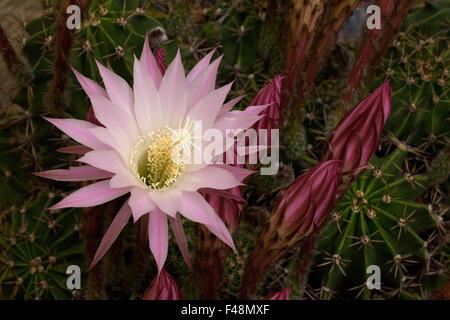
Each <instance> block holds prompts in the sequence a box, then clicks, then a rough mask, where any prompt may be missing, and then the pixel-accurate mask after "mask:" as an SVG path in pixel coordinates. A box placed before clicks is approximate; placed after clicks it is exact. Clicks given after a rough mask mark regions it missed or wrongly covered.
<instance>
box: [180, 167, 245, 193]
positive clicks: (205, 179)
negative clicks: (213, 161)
mask: <svg viewBox="0 0 450 320" xmlns="http://www.w3.org/2000/svg"><path fill="white" fill-rule="evenodd" d="M239 185H241V183H240V181H238V180H237V179H236V178H235V177H234V176H233V174H231V173H230V172H229V171H227V170H225V169H221V168H219V167H216V166H206V167H204V168H203V169H201V170H198V171H192V172H186V173H185V174H184V175H183V176H182V177H180V178H179V180H178V181H177V184H176V186H177V188H179V189H180V190H183V191H197V190H198V189H200V188H211V189H222V190H224V189H229V188H233V187H236V186H239Z"/></svg>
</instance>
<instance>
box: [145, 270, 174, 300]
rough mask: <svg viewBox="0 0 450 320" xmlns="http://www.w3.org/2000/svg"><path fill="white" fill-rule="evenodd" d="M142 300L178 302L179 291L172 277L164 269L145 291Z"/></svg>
mask: <svg viewBox="0 0 450 320" xmlns="http://www.w3.org/2000/svg"><path fill="white" fill-rule="evenodd" d="M143 299H144V300H180V299H181V296H180V290H178V287H177V284H176V283H175V280H174V279H173V278H172V276H171V275H170V274H169V273H168V272H167V271H166V270H164V269H162V270H161V273H160V275H159V277H158V276H156V278H155V279H154V280H153V282H152V284H151V285H150V287H148V289H147V290H146V291H145V293H144V296H143Z"/></svg>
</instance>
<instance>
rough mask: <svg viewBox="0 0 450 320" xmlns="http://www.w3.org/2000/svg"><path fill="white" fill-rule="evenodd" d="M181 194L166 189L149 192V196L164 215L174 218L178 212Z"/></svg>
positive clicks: (175, 190)
mask: <svg viewBox="0 0 450 320" xmlns="http://www.w3.org/2000/svg"><path fill="white" fill-rule="evenodd" d="M181 193H182V192H181V191H180V190H178V189H175V188H172V189H170V188H168V189H164V190H152V191H150V192H149V195H150V198H152V200H153V201H155V203H156V205H157V206H158V207H159V208H160V209H161V210H162V211H163V212H164V213H166V214H168V215H169V216H172V217H175V215H176V213H177V211H178V205H179V202H180V196H181Z"/></svg>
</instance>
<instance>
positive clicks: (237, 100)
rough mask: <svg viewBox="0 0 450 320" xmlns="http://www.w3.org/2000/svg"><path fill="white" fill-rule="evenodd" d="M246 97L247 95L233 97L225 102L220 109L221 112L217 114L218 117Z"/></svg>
mask: <svg viewBox="0 0 450 320" xmlns="http://www.w3.org/2000/svg"><path fill="white" fill-rule="evenodd" d="M244 97H245V95H242V96H239V97H236V98H234V99H231V100H230V101H228V102H227V103H225V104H224V105H223V106H222V108H221V109H220V112H219V114H218V115H217V117H220V116H221V115H222V114H225V113H227V112H230V111H231V109H233V107H234V106H235V105H236V104H237V103H238V102H239V101H241V100H242V99H243V98H244Z"/></svg>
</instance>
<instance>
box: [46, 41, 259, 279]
mask: <svg viewBox="0 0 450 320" xmlns="http://www.w3.org/2000/svg"><path fill="white" fill-rule="evenodd" d="M213 53H214V51H213V52H211V53H209V54H208V55H207V56H206V57H205V58H203V59H202V60H201V61H200V62H199V63H198V64H197V65H196V66H195V67H194V68H193V69H192V71H191V72H190V73H189V74H188V75H187V77H186V76H185V74H184V69H183V65H182V62H181V58H180V53H179V52H178V54H177V55H176V57H175V59H174V60H173V61H172V63H171V64H170V65H169V67H168V68H167V70H166V72H165V74H164V75H161V71H160V69H159V67H158V64H157V61H156V59H155V57H154V56H153V54H152V52H151V50H150V48H149V46H148V41H147V40H146V42H145V44H144V48H143V51H142V55H141V59H140V60H138V59H137V58H135V61H134V90H133V89H132V88H130V87H129V86H128V84H127V83H126V82H125V80H123V79H122V78H120V77H119V76H118V75H116V74H115V73H114V72H113V71H111V70H110V69H109V68H105V67H104V66H102V65H101V64H99V63H98V68H99V71H100V74H101V76H102V78H103V81H104V83H105V87H106V90H104V89H103V88H101V87H100V86H99V85H97V84H96V83H94V82H93V81H92V80H90V79H87V78H85V77H84V76H82V75H81V74H79V73H76V76H77V78H78V80H79V82H80V84H81V85H82V87H83V89H84V91H85V92H86V93H87V95H88V96H89V98H90V100H91V102H92V106H93V109H94V112H95V116H96V117H97V119H98V120H99V121H100V123H101V124H102V125H104V127H100V126H97V125H95V124H93V123H91V122H87V121H82V120H75V119H50V118H46V119H47V120H48V121H49V122H51V123H52V124H54V125H55V126H56V127H58V128H59V129H60V130H62V131H63V132H65V133H66V134H67V135H69V136H71V137H72V138H73V139H74V140H76V141H78V142H79V143H81V144H83V145H84V146H86V147H89V148H90V149H91V150H90V151H88V152H87V153H86V154H84V156H83V157H81V158H80V159H79V160H78V161H80V162H82V163H84V164H86V165H85V166H81V167H75V168H71V169H69V170H50V171H46V172H41V173H38V174H37V175H39V176H41V177H46V178H50V179H54V180H62V181H90V180H102V181H99V182H96V183H93V184H90V185H88V186H85V187H83V188H81V189H80V190H78V191H76V192H74V193H72V194H70V195H69V196H68V197H66V198H65V199H63V200H62V201H60V202H59V203H57V204H55V205H54V206H52V207H51V208H50V209H61V208H67V207H91V206H96V205H99V204H103V203H106V202H108V201H111V200H113V199H116V198H118V197H120V196H122V195H125V194H128V193H131V196H130V197H129V199H128V200H127V201H126V202H125V203H124V205H123V206H122V208H121V209H120V210H119V213H118V214H117V216H116V217H115V219H114V220H113V222H112V224H111V227H110V228H109V230H108V231H107V233H106V235H105V237H104V239H103V240H102V243H101V245H100V247H99V249H98V251H97V254H96V256H95V257H94V259H93V262H92V264H91V267H92V266H94V265H95V264H96V263H97V262H98V260H99V259H101V257H102V256H103V255H104V254H105V252H106V251H107V250H108V248H109V247H110V246H111V244H112V242H113V241H114V239H116V238H117V236H118V234H119V233H120V231H121V230H122V229H123V228H124V226H125V224H126V223H127V221H128V219H129V218H130V217H131V216H133V219H134V221H135V222H136V221H137V220H139V219H140V218H141V217H142V216H144V215H147V214H149V219H148V237H149V246H150V250H151V252H152V253H153V256H154V257H155V260H156V263H157V265H158V270H159V272H161V270H162V268H163V265H164V262H165V260H166V257H167V251H168V224H167V219H168V218H169V219H170V220H171V222H173V224H175V225H176V226H178V227H175V229H176V230H178V231H179V232H178V235H179V236H178V237H177V240H179V239H184V238H185V237H184V234H183V232H182V227H179V225H180V224H181V221H180V217H179V215H178V212H179V213H181V215H183V216H184V217H186V218H188V219H190V220H193V221H195V222H198V223H202V224H204V225H205V226H206V227H207V228H208V229H209V230H210V231H211V232H212V233H213V234H214V235H216V236H217V237H218V238H219V239H221V240H222V241H223V242H225V243H226V244H227V245H228V246H230V247H231V248H232V249H233V250H235V247H234V244H233V240H232V238H231V235H230V233H229V231H228V229H227V227H226V226H225V224H224V223H223V221H222V220H221V219H220V218H219V217H218V216H217V214H216V212H215V211H214V209H213V207H211V205H210V204H208V203H207V201H206V200H205V199H204V198H203V197H202V195H201V194H200V193H199V192H198V190H199V189H201V188H209V189H213V190H214V189H219V190H222V189H229V188H232V187H236V186H238V185H240V184H241V182H240V181H241V180H240V179H242V175H241V174H240V173H236V170H235V168H233V167H231V166H229V165H220V166H218V165H214V164H213V163H209V164H207V163H205V164H203V165H197V164H190V163H184V162H183V159H181V160H179V161H177V160H176V159H175V160H174V159H173V157H172V155H173V152H174V151H175V152H181V151H182V150H184V148H185V147H186V148H190V147H191V143H192V142H191V141H190V140H189V139H192V136H191V135H190V134H185V132H189V133H190V132H191V130H192V128H191V126H192V123H193V121H200V122H202V125H203V128H205V129H206V128H215V129H218V130H221V131H225V129H232V128H239V129H243V130H245V129H247V128H248V127H250V126H251V125H253V123H254V122H255V121H257V120H258V119H259V118H260V117H259V116H258V115H257V113H259V112H260V111H262V109H263V108H257V109H256V115H255V108H251V109H250V111H251V112H246V111H233V112H224V113H221V115H220V117H219V116H218V115H219V112H220V110H221V108H222V105H223V102H224V100H225V97H226V95H227V93H228V91H229V90H230V88H231V84H228V85H226V86H224V87H221V88H219V89H217V90H215V89H214V87H215V78H216V74H217V69H218V65H219V63H220V61H221V58H218V59H216V60H215V61H214V62H212V63H211V64H210V60H211V58H212V55H213ZM174 92H177V94H176V95H174V94H173V93H174ZM225 108H226V107H225ZM224 118H226V121H223V119H224ZM230 123H232V128H230V127H229V125H230ZM173 132H181V136H180V138H179V141H178V140H177V141H174V140H173V139H174V136H173ZM175 142H176V143H175ZM175 148H179V149H180V150H178V149H177V150H175ZM224 149H225V148H224ZM240 170H241V171H242V170H245V169H240ZM180 242H181V243H180ZM179 244H180V246H182V247H183V248H182V251H184V252H186V248H185V245H186V241H184V240H181V241H179Z"/></svg>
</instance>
